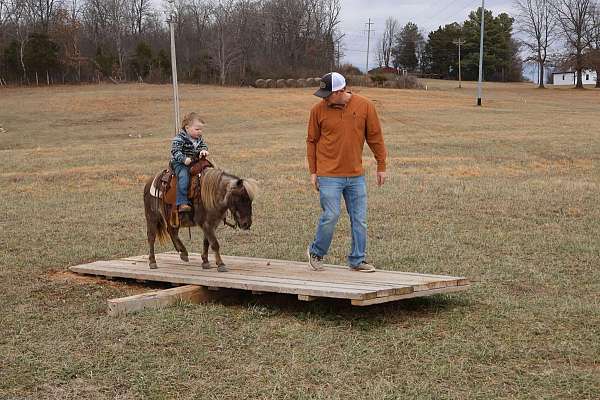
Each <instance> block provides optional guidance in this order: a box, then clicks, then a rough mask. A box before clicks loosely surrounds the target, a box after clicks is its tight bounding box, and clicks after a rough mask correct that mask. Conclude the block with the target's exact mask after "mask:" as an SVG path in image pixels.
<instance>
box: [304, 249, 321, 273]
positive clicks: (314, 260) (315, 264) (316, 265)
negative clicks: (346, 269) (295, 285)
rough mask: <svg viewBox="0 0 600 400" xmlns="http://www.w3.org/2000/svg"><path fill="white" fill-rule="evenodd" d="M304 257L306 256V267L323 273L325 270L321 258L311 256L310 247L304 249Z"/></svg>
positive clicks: (314, 255)
mask: <svg viewBox="0 0 600 400" xmlns="http://www.w3.org/2000/svg"><path fill="white" fill-rule="evenodd" d="M306 255H307V256H308V265H309V266H310V267H311V268H312V269H313V270H314V271H323V270H324V269H325V268H324V267H323V257H319V256H318V255H316V254H312V253H311V252H310V246H308V248H307V249H306Z"/></svg>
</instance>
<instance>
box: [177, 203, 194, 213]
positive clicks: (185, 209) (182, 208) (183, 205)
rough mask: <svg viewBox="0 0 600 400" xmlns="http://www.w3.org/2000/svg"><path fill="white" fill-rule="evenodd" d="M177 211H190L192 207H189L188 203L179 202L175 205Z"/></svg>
mask: <svg viewBox="0 0 600 400" xmlns="http://www.w3.org/2000/svg"><path fill="white" fill-rule="evenodd" d="M177 211H179V212H190V211H192V207H190V205H189V204H181V205H180V206H179V207H177Z"/></svg>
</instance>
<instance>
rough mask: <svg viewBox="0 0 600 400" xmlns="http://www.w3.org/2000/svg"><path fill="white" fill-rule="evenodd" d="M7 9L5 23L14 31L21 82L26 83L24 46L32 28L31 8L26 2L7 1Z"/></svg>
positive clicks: (21, 0) (18, 0) (24, 0)
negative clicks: (21, 74) (21, 76)
mask: <svg viewBox="0 0 600 400" xmlns="http://www.w3.org/2000/svg"><path fill="white" fill-rule="evenodd" d="M7 9H8V20H7V21H8V23H10V24H11V25H12V27H13V29H14V31H13V36H14V38H15V40H17V42H18V43H19V62H20V64H21V70H22V72H23V80H24V81H28V77H27V67H26V65H25V46H26V44H27V41H28V40H29V34H30V32H31V29H32V27H33V17H32V15H31V7H30V4H28V3H27V1H26V0H9V3H8V7H7Z"/></svg>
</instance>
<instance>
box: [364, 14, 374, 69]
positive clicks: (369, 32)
mask: <svg viewBox="0 0 600 400" xmlns="http://www.w3.org/2000/svg"><path fill="white" fill-rule="evenodd" d="M365 25H367V65H366V67H365V75H369V51H370V46H371V25H373V22H371V18H369V22H367V23H366V24H365Z"/></svg>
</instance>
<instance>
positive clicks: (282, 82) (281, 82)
mask: <svg viewBox="0 0 600 400" xmlns="http://www.w3.org/2000/svg"><path fill="white" fill-rule="evenodd" d="M277 87H278V88H284V87H286V84H285V79H277Z"/></svg>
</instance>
